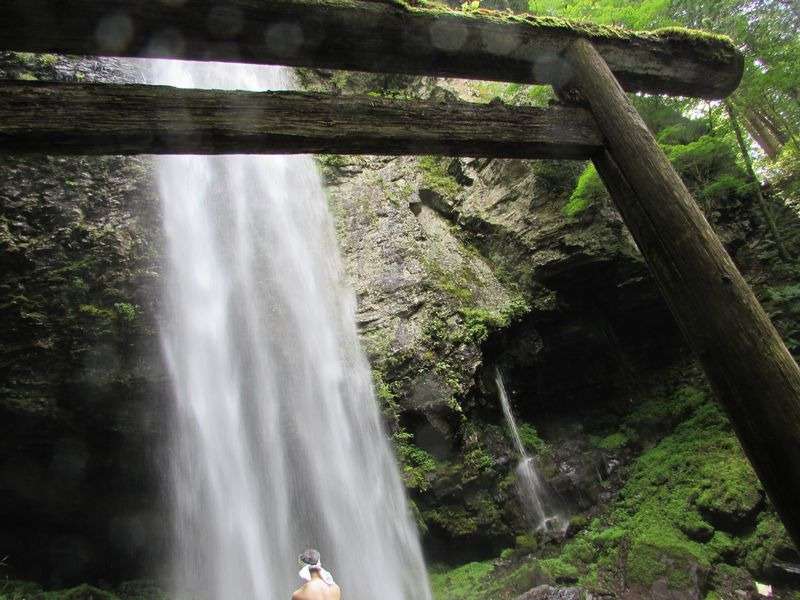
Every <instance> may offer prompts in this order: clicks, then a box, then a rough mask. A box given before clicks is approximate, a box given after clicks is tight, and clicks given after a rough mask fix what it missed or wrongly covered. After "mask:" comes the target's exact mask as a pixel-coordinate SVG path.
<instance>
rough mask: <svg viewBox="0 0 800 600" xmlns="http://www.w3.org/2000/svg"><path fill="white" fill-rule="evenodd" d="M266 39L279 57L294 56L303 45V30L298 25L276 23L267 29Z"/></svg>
mask: <svg viewBox="0 0 800 600" xmlns="http://www.w3.org/2000/svg"><path fill="white" fill-rule="evenodd" d="M264 39H265V41H266V42H267V46H268V47H269V49H270V50H272V51H273V52H274V53H275V54H277V55H278V56H293V55H294V54H295V53H296V52H297V50H298V49H299V48H300V46H302V45H303V30H302V29H300V26H299V25H297V24H296V23H275V24H274V25H270V27H269V28H268V29H267V31H266V33H265V35H264Z"/></svg>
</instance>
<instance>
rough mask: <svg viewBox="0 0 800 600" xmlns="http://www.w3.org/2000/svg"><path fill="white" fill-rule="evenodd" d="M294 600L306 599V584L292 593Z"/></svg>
mask: <svg viewBox="0 0 800 600" xmlns="http://www.w3.org/2000/svg"><path fill="white" fill-rule="evenodd" d="M292 600H306V592H305V586H303V587H301V588H300V589H299V590H297V591H296V592H295V593H294V594H292Z"/></svg>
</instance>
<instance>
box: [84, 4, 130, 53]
mask: <svg viewBox="0 0 800 600" xmlns="http://www.w3.org/2000/svg"><path fill="white" fill-rule="evenodd" d="M94 37H95V40H97V44H98V45H99V46H100V49H101V50H103V51H105V52H121V51H122V50H124V49H125V48H127V47H128V44H129V43H130V41H131V39H132V38H133V21H132V20H131V18H130V17H129V16H128V15H127V14H126V13H121V12H118V13H113V14H110V15H107V16H105V17H103V18H102V19H101V20H100V23H99V24H98V25H97V29H95V32H94Z"/></svg>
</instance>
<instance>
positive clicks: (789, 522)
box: [567, 41, 800, 546]
mask: <svg viewBox="0 0 800 600" xmlns="http://www.w3.org/2000/svg"><path fill="white" fill-rule="evenodd" d="M567 55H568V57H569V59H570V61H571V62H572V64H573V67H574V73H575V79H574V84H575V86H576V87H577V89H578V90H579V91H580V93H581V94H582V96H583V97H584V98H586V100H587V101H588V103H589V105H590V107H591V110H592V112H593V113H594V115H595V118H596V119H597V122H598V126H599V127H600V129H601V131H602V132H603V133H604V135H605V137H606V144H607V148H608V150H607V151H606V152H603V153H601V154H599V155H598V156H597V157H595V159H594V162H595V165H596V167H597V169H598V172H599V173H600V175H601V176H602V178H603V180H604V181H605V182H606V185H607V187H608V188H609V191H610V192H611V196H612V198H613V199H614V201H615V203H616V205H617V206H618V208H619V210H620V212H621V213H622V216H623V218H624V220H625V223H626V224H627V226H628V228H629V229H630V231H631V233H632V235H633V237H634V239H635V240H636V243H637V244H638V246H639V248H640V249H641V251H642V254H644V256H645V258H646V259H647V263H648V265H649V267H650V270H651V271H652V273H653V276H654V277H655V279H656V281H657V282H658V285H659V286H660V288H661V291H662V293H663V294H664V297H665V299H666V301H667V303H668V305H669V307H670V309H671V310H672V313H673V315H674V316H675V319H676V321H677V322H678V325H679V326H680V328H681V330H682V331H683V334H684V335H685V337H686V339H687V340H688V342H689V344H690V346H691V347H692V348H693V350H694V351H695V353H696V354H697V356H698V357H699V359H700V362H701V364H702V365H703V368H704V369H705V372H706V374H707V375H708V379H709V381H710V382H711V385H712V387H713V388H714V390H715V393H716V395H717V397H718V399H719V401H720V403H721V404H722V405H723V407H724V408H725V409H726V410H727V413H728V415H729V416H730V418H731V422H732V423H733V426H734V429H735V431H736V433H737V435H738V437H739V440H740V441H741V443H742V447H743V448H744V450H745V453H746V454H747V456H748V457H749V459H750V462H751V463H752V465H753V467H754V468H755V470H756V473H757V474H758V476H759V478H760V479H761V481H762V483H763V484H764V488H765V489H766V491H767V493H768V494H769V496H770V498H771V499H772V502H773V503H774V504H775V507H776V508H777V510H778V513H779V514H780V516H781V518H782V520H783V522H784V524H785V525H786V528H787V530H788V531H789V533H790V535H791V536H792V538H793V539H794V541H795V544H798V546H800V502H798V498H800V368H798V365H797V363H796V362H795V361H794V359H793V358H792V356H791V354H789V351H788V350H787V349H786V346H785V345H784V343H783V342H782V341H781V338H780V336H779V335H778V332H777V331H776V330H775V328H774V326H773V325H772V323H771V321H770V320H769V317H767V315H766V313H765V312H764V310H763V309H762V308H761V306H760V305H759V303H758V301H757V300H756V298H755V296H754V295H753V292H752V291H751V289H750V287H749V286H748V285H747V282H746V281H745V280H744V278H743V277H742V276H741V274H740V273H739V271H738V269H737V268H736V266H735V265H734V263H733V261H732V260H731V258H730V256H729V255H728V253H727V252H726V251H725V249H724V247H723V246H722V243H721V242H720V240H719V238H718V237H717V236H716V234H715V233H714V231H713V230H712V229H711V226H710V225H709V224H708V222H707V221H706V219H705V217H704V216H703V213H702V212H701V210H700V208H699V207H698V206H697V204H696V203H695V201H694V200H693V199H692V197H691V195H690V194H689V191H688V190H687V189H686V186H685V185H684V184H683V182H682V181H681V178H680V176H679V175H678V174H677V172H676V171H675V170H674V169H673V168H672V165H671V164H670V162H669V160H668V159H667V157H666V156H665V155H664V153H663V151H662V150H661V149H660V148H659V146H658V144H657V143H656V141H655V139H654V138H653V136H652V134H651V133H650V131H649V130H648V129H647V126H646V125H645V123H644V122H643V121H642V119H641V117H640V116H639V115H638V113H637V112H636V109H635V108H634V107H633V106H632V105H631V103H630V101H629V100H628V98H627V96H626V95H625V93H624V92H623V90H622V88H621V87H620V86H619V84H618V83H617V82H616V81H615V80H614V77H613V75H612V73H611V71H610V70H609V69H608V66H607V65H606V64H605V63H604V62H603V58H602V57H601V56H600V55H599V54H598V53H597V52H596V51H595V50H594V49H593V48H592V46H591V44H588V43H586V42H583V41H579V42H576V43H575V44H574V45H573V46H572V47H571V48H570V50H569V52H568V54H567Z"/></svg>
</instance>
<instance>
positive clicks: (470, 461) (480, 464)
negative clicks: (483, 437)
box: [462, 446, 494, 482]
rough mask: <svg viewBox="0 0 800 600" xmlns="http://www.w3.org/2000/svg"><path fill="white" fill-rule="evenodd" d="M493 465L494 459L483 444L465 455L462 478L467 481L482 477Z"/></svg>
mask: <svg viewBox="0 0 800 600" xmlns="http://www.w3.org/2000/svg"><path fill="white" fill-rule="evenodd" d="M493 466H494V460H493V459H492V456H491V454H489V453H488V452H487V451H486V449H485V448H484V447H483V446H477V447H475V448H472V449H471V450H469V451H467V453H466V454H465V455H464V468H463V470H462V479H463V481H465V482H466V481H470V480H472V479H475V478H477V477H480V476H481V475H483V474H484V473H485V472H487V471H490V470H491V469H492V467H493Z"/></svg>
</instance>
